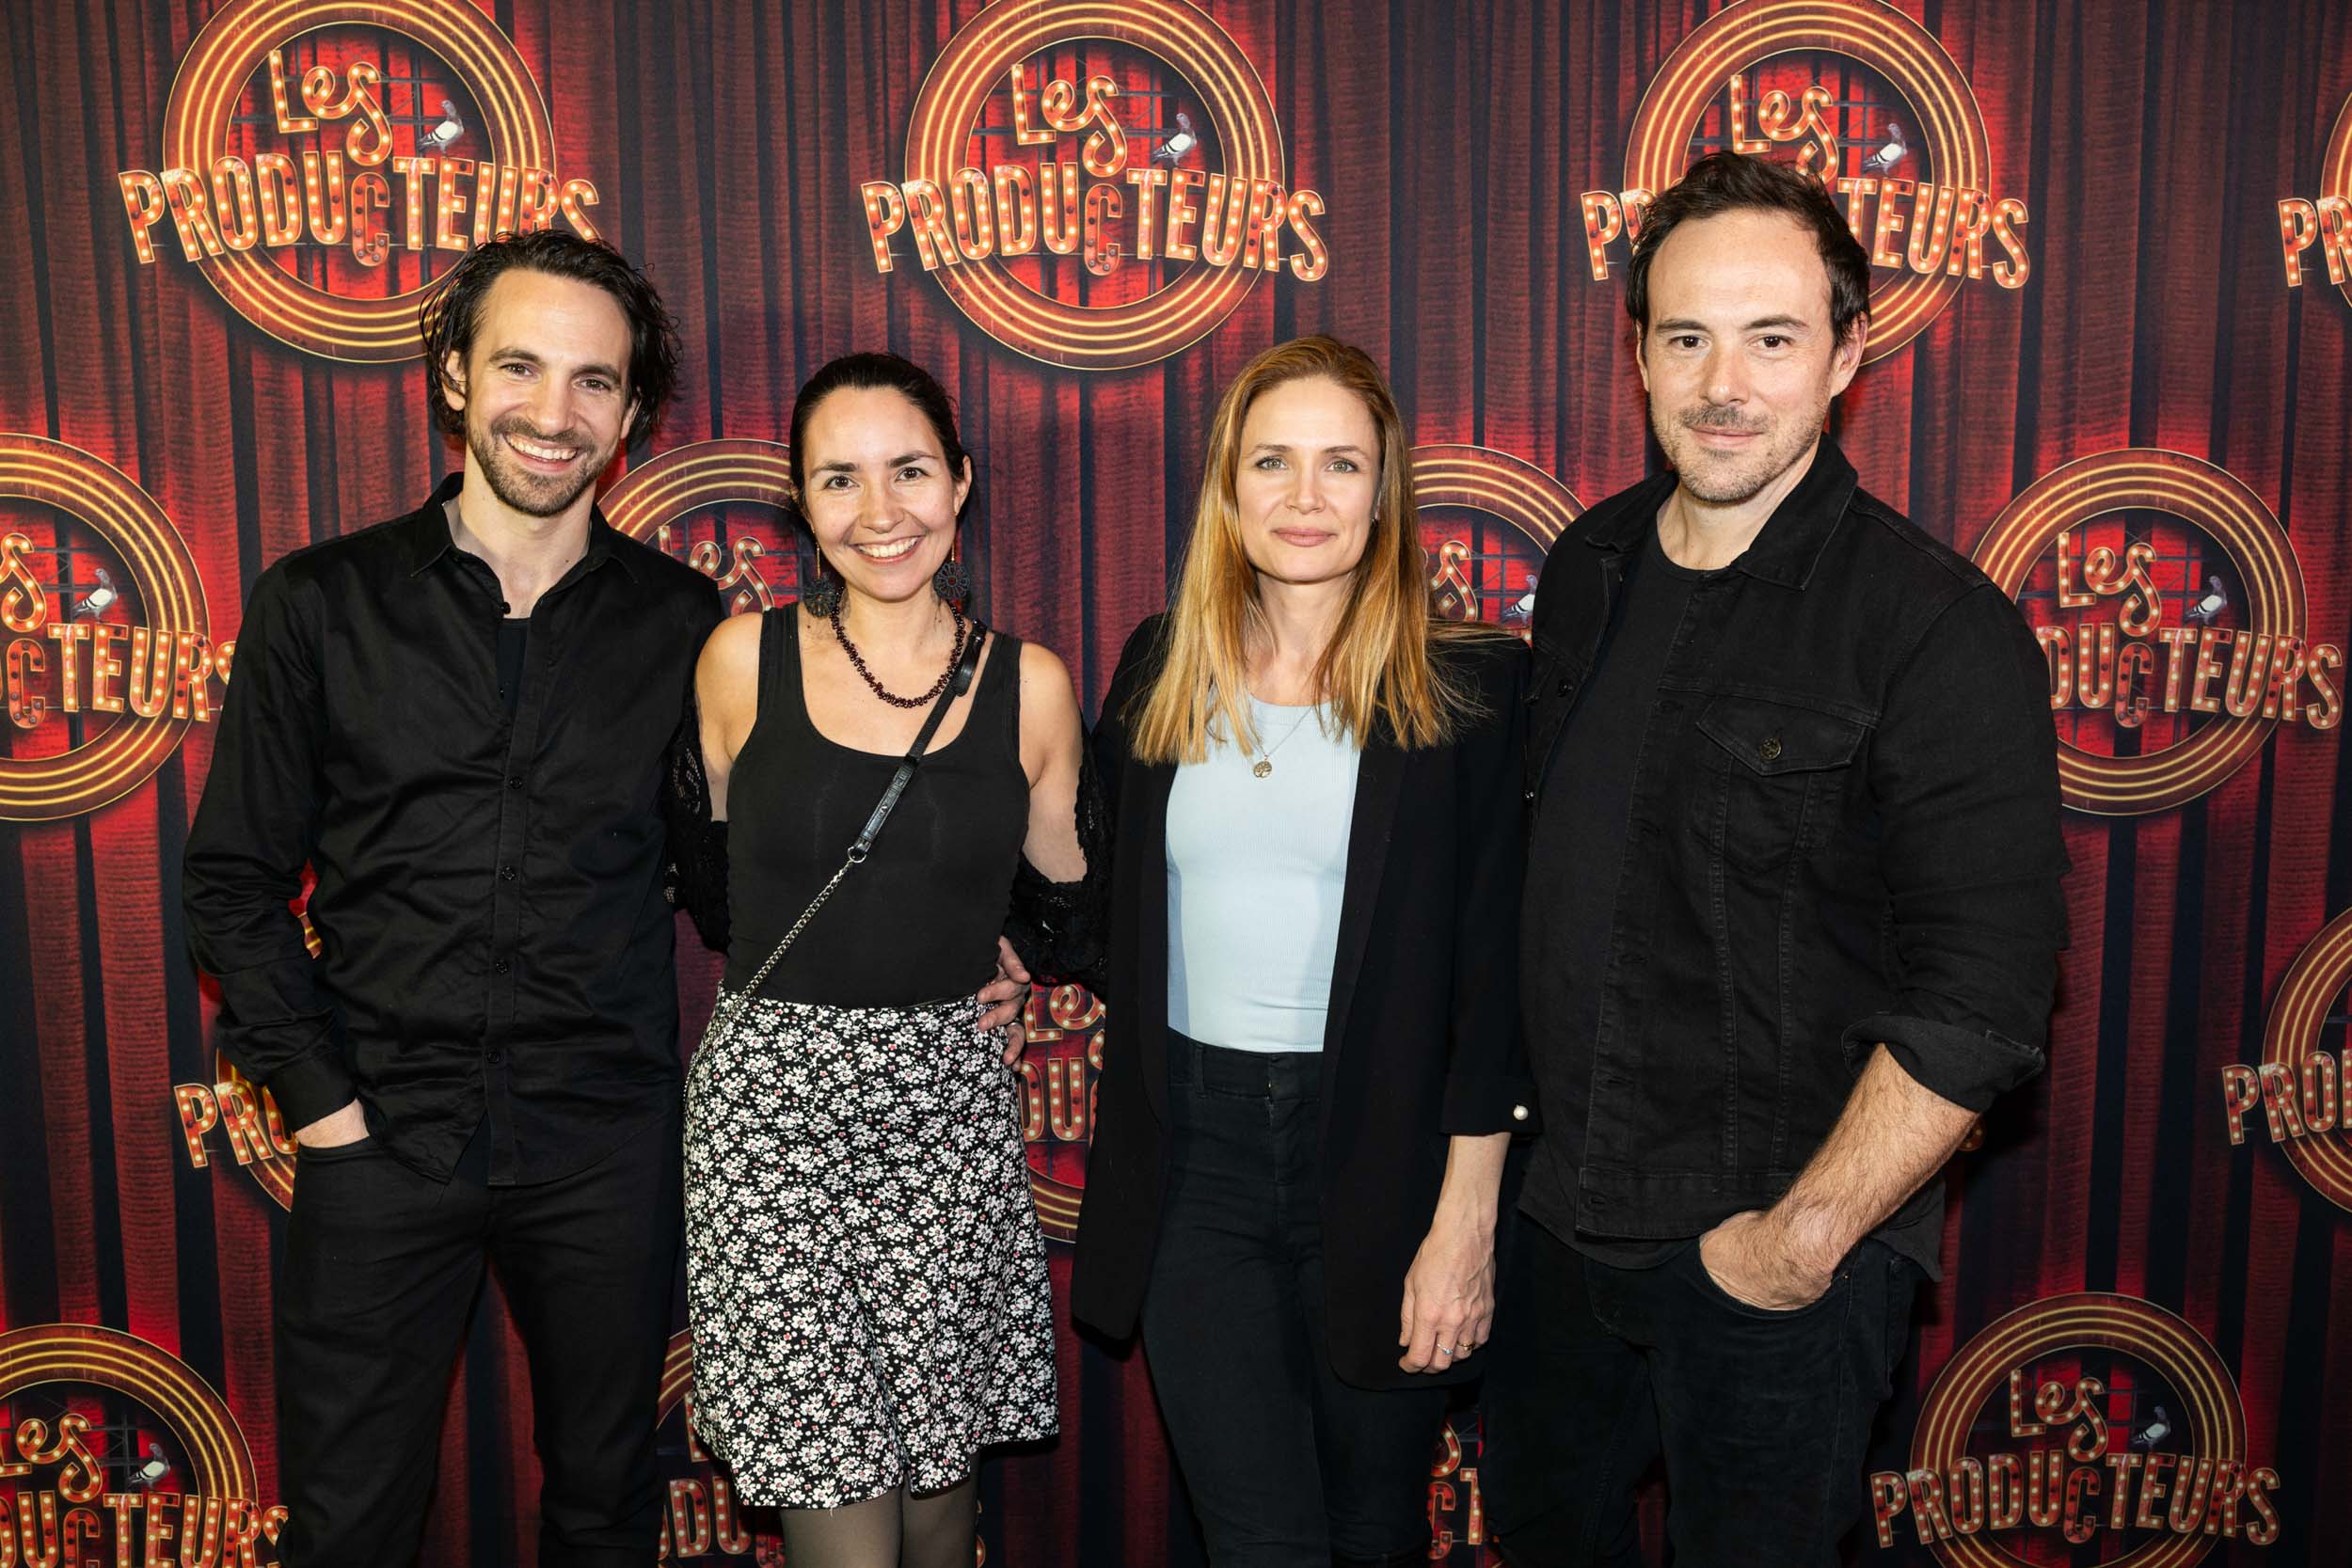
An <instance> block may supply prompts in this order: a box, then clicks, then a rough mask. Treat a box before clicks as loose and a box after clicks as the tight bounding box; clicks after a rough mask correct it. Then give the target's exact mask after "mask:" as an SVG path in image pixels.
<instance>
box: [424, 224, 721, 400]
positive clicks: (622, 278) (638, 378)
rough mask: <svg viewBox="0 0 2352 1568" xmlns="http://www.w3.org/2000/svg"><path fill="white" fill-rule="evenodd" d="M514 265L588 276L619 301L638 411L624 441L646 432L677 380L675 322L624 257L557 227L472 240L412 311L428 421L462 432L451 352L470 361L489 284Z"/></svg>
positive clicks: (630, 389)
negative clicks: (481, 241) (418, 337)
mask: <svg viewBox="0 0 2352 1568" xmlns="http://www.w3.org/2000/svg"><path fill="white" fill-rule="evenodd" d="M518 267H519V268H523V269H526V270H528V271H531V272H544V273H547V274H548V275H549V276H551V277H571V278H577V279H579V280H580V282H582V283H592V284H594V285H596V287H597V288H599V289H602V290H603V291H604V292H605V293H609V294H611V295H612V297H613V299H614V300H616V301H617V302H619V304H620V307H621V314H622V315H623V316H625V317H627V318H628V388H627V389H626V390H627V395H628V396H629V397H632V398H634V399H636V400H637V413H636V416H635V417H634V418H633V419H631V420H629V424H628V432H627V433H626V434H625V435H624V436H623V437H622V441H623V444H625V445H629V444H634V443H635V442H637V441H638V440H640V439H641V438H643V437H644V436H645V435H647V434H648V433H649V432H651V431H652V429H653V428H654V426H655V425H656V424H658V423H659V422H660V419H661V411H662V409H663V408H664V407H666V406H667V405H668V404H669V401H670V394H671V393H672V392H673V391H675V389H676V388H677V361H678V341H677V322H676V320H675V318H674V317H673V316H672V315H671V314H670V312H669V309H668V308H667V307H665V306H664V305H663V304H662V303H661V295H660V293H656V292H655V290H654V286H653V284H652V283H651V282H649V281H648V280H647V279H646V277H645V275H644V273H642V272H640V271H638V270H637V268H636V267H635V266H633V265H632V264H630V262H629V260H628V257H626V256H623V255H622V254H621V253H620V252H619V251H617V250H615V249H613V248H612V246H611V245H605V244H602V243H601V242H599V241H596V240H583V239H581V238H580V236H579V235H577V234H573V233H569V232H566V231H565V230H561V229H541V230H534V231H533V232H532V233H529V234H501V235H500V236H499V237H498V238H497V239H495V240H492V241H491V242H490V243H489V244H488V245H476V246H475V247H474V248H473V249H471V250H469V251H468V252H467V253H466V254H465V256H464V257H463V258H462V259H461V260H460V261H458V263H457V265H456V266H454V267H453V268H451V269H450V274H449V280H448V281H447V282H445V283H443V284H442V285H441V287H439V288H438V289H436V290H435V291H434V292H433V293H430V294H428V295H427V296H426V297H425V302H424V304H423V306H422V307H421V309H419V310H418V311H417V328H418V330H419V331H420V332H421V334H422V335H423V337H424V382H425V391H426V400H427V404H428V406H430V407H431V409H432V410H433V422H434V423H435V424H436V425H437V426H438V427H439V428H440V429H442V430H444V431H446V432H448V433H449V434H451V435H453V436H462V435H464V434H465V430H466V416H465V415H464V414H463V413H462V412H460V411H459V410H458V409H457V408H455V407H453V406H452V404H451V403H450V401H449V394H450V393H451V392H453V391H454V392H457V393H458V394H459V395H460V396H463V395H464V392H463V388H458V387H456V386H455V385H453V383H452V382H451V381H450V379H449V369H448V366H449V356H451V355H453V354H454V355H456V356H457V362H458V363H459V364H461V365H462V364H465V363H466V362H467V360H468V357H469V355H470V354H471V352H472V349H473V338H474V332H475V330H476V329H477V328H478V327H479V326H480V325H481V324H482V307H483V304H484V302H485V301H486V300H487V299H488V298H489V297H490V285H491V284H493V283H496V282H497V281H498V280H499V278H500V277H502V276H503V275H505V274H506V273H509V272H512V271H514V270H515V269H516V268H518Z"/></svg>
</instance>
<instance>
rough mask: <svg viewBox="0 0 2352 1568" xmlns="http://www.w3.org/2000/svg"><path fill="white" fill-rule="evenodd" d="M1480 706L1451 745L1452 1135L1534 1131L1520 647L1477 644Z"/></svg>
mask: <svg viewBox="0 0 2352 1568" xmlns="http://www.w3.org/2000/svg"><path fill="white" fill-rule="evenodd" d="M1477 657H1479V659H1480V661H1481V664H1480V668H1481V671H1482V673H1483V674H1484V676H1485V679H1484V680H1482V682H1481V689H1480V692H1479V698H1480V701H1481V703H1482V704H1483V705H1485V707H1486V710H1487V711H1486V715H1485V716H1484V717H1483V718H1482V720H1481V721H1479V723H1478V727H1477V728H1476V729H1475V730H1474V731H1473V732H1472V733H1471V734H1470V735H1467V736H1464V737H1463V738H1462V740H1461V741H1460V742H1459V743H1458V744H1457V745H1456V747H1455V752H1454V767H1455V777H1456V781H1457V783H1456V789H1457V792H1458V796H1459V804H1460V815H1459V816H1458V818H1457V819H1456V823H1455V831H1456V832H1457V833H1458V834H1459V856H1460V865H1461V877H1460V879H1459V881H1458V882H1457V883H1456V885H1455V888H1454V952H1453V954H1452V956H1451V957H1452V961H1453V966H1454V988H1453V990H1454V996H1453V1005H1452V1006H1451V1007H1450V1008H1449V1009H1448V1010H1449V1012H1450V1014H1451V1016H1452V1019H1453V1023H1452V1030H1453V1038H1452V1039H1451V1040H1450V1041H1449V1042H1448V1045H1449V1049H1450V1054H1449V1060H1448V1065H1447V1069H1446V1085H1445V1103H1444V1105H1443V1107H1442V1108H1441V1111H1440V1116H1441V1130H1442V1131H1443V1132H1445V1133H1446V1134H1447V1135H1449V1136H1456V1137H1459V1136H1471V1137H1475V1136H1479V1135H1483V1134H1486V1133H1491V1132H1514V1133H1519V1134H1522V1135H1524V1134H1529V1133H1533V1132H1535V1131H1536V1128H1537V1119H1536V1115H1535V1081H1534V1078H1533V1077H1532V1076H1530V1075H1529V1072H1528V1069H1527V1052H1526V1047H1525V1043H1524V1041H1523V1039H1522V1037H1521V1036H1520V1033H1519V980H1518V953H1519V943H1518V912H1519V882H1520V879H1521V878H1522V877H1523V876H1524V875H1525V874H1526V868H1527V834H1526V826H1525V817H1524V815H1523V812H1522V808H1521V805H1520V800H1519V788H1520V752H1521V749H1522V748H1523V747H1524V746H1525V744H1526V739H1527V713H1526V705H1525V704H1524V703H1523V702H1522V701H1521V698H1522V697H1523V696H1524V695H1525V693H1526V686H1527V655H1526V653H1525V651H1524V650H1523V649H1520V648H1518V646H1516V644H1515V645H1513V646H1510V647H1507V648H1502V649H1497V650H1481V651H1480V653H1479V654H1478V656H1477Z"/></svg>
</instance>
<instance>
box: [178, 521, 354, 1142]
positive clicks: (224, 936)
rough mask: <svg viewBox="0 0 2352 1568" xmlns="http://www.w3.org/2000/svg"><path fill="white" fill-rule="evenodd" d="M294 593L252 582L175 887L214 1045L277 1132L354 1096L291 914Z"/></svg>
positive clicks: (296, 883) (310, 770)
mask: <svg viewBox="0 0 2352 1568" xmlns="http://www.w3.org/2000/svg"><path fill="white" fill-rule="evenodd" d="M297 598H298V591H297V590H295V589H294V587H293V586H292V585H290V584H289V583H288V581H287V578H286V572H285V568H284V567H283V566H282V565H281V566H278V567H273V568H272V569H271V570H269V571H267V572H264V573H263V574H262V578H261V580H260V581H259V582H257V583H256V584H254V588H253V596H252V599H251V601H250V602H249V603H247V604H246V610H245V621H244V625H243V626H242V627H241V628H240V630H239V632H238V636H237V651H236V658H235V661H234V663H233V664H232V665H231V667H230V670H231V678H230V685H229V696H228V702H227V705H226V706H225V707H224V708H223V710H222V712H221V720H220V732H219V736H218V738H217V740H216V742H215V746H214V749H213V766H212V771H211V773H210V774H209V775H208V776H207V777H206V779H205V782H204V798H203V800H202V801H201V802H200V803H199V805H198V807H197V812H196V819H195V821H194V822H193V823H192V824H191V825H190V827H189V829H188V847H187V853H186V857H185V860H184V863H183V867H182V878H181V896H182V900H183V904H184V906H185V909H186V911H187V920H188V934H189V945H190V946H191V948H192V949H193V950H194V953H195V957H196V961H197V964H198V966H199V968H201V969H203V970H204V971H205V972H206V973H208V974H212V975H213V976H214V977H215V979H216V980H218V981H219V982H220V1021H219V1027H218V1034H217V1042H218V1044H219V1046H220V1049H221V1050H222V1051H223V1052H224V1053H226V1054H227V1055H228V1056H229V1058H230V1060H231V1061H233V1062H235V1063H236V1064H237V1066H238V1067H239V1068H240V1069H242V1070H243V1071H244V1072H245V1074H246V1076H247V1077H248V1078H250V1079H252V1080H253V1081H254V1082H255V1083H256V1084H258V1085H262V1087H264V1088H266V1089H268V1090H269V1091H270V1093H271V1094H272V1096H273V1097H275V1098H276V1100H277V1101H278V1110H279V1111H280V1112H281V1113H282V1114H283V1115H284V1117H285V1118H286V1122H287V1125H288V1126H289V1127H303V1126H307V1125H308V1124H310V1122H313V1121H316V1120H318V1119H319V1118H320V1117H325V1116H328V1115H331V1114H332V1113H333V1112H335V1111H338V1110H340V1109H342V1107H343V1106H344V1105H346V1104H348V1103H350V1101H352V1100H353V1099H354V1098H355V1094H356V1085H355V1084H354V1082H353V1079H352V1075H351V1071H350V1069H349V1068H348V1067H347V1066H346V1065H345V1064H344V1062H343V1060H342V1052H341V1049H340V1047H339V1046H338V1044H337V1041H336V1037H335V1033H336V1032H335V1023H334V1008H333V1006H332V1005H331V1003H330V1002H329V1000H328V998H327V997H326V993H325V991H324V990H323V989H322V988H321V986H320V984H319V977H318V969H317V965H316V964H315V962H314V961H313V960H312V958H311V957H310V950H309V948H308V947H306V946H305V945H304V942H303V937H302V922H301V920H300V919H299V918H298V917H297V916H296V915H295V914H294V910H293V908H292V904H293V900H294V897H295V896H296V895H298V894H299V893H300V892H301V889H302V869H303V867H304V866H305V865H307V864H308V863H310V852H311V849H312V847H314V845H315V843H316V834H317V830H318V819H319V806H320V794H321V789H320V783H319V758H320V753H321V749H322V746H323V743H324V724H325V719H324V709H323V706H322V704H321V702H320V695H319V680H318V672H317V665H316V662H315V654H316V641H315V635H316V626H315V624H314V623H313V622H311V621H310V620H309V619H308V618H306V617H305V616H304V615H303V614H302V613H301V610H300V607H299V605H298V603H297Z"/></svg>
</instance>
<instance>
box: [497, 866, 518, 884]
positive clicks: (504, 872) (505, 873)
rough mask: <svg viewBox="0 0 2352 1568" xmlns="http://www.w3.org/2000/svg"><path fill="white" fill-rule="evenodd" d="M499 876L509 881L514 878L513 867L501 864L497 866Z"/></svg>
mask: <svg viewBox="0 0 2352 1568" xmlns="http://www.w3.org/2000/svg"><path fill="white" fill-rule="evenodd" d="M499 876H500V877H501V879H504V880H506V881H510V882H511V881H513V880H514V879H515V868H514V867H513V866H511V865H501V866H500V867H499Z"/></svg>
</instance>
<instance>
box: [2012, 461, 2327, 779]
mask: <svg viewBox="0 0 2352 1568" xmlns="http://www.w3.org/2000/svg"><path fill="white" fill-rule="evenodd" d="M2126 508H2142V509H2146V510H2150V511H2156V512H2169V513H2170V514H2171V515H2174V516H2177V517H2183V518H2185V519H2187V520H2188V521H2189V522H2191V523H2193V524H2195V525H2196V526H2197V527H2199V528H2201V529H2202V530H2203V531H2205V532H2206V533H2208V534H2210V535H2212V536H2213V538H2214V539H2215V540H2216V541H2217V542H2218V543H2219V544H2220V546H2221V547H2222V548H2223V549H2225V550H2227V551H2228V552H2229V554H2230V558H2231V560H2232V561H2233V562H2234V563H2235V564H2236V565H2237V566H2238V567H2239V568H2240V570H2241V571H2242V572H2243V574H2244V578H2245V582H2246V588H2247V593H2248V594H2249V598H2250V600H2251V602H2250V603H2249V605H2248V606H2247V617H2248V621H2247V627H2246V635H2249V636H2259V635H2265V634H2266V635H2269V636H2271V637H2274V638H2276V637H2292V638H2297V639H2299V638H2301V636H2302V635H2303V628H2304V605H2303V574H2302V572H2301V571H2300V570H2299V569H2298V568H2297V567H2296V562H2295V549H2294V546H2292V545H2291V544H2289V543H2288V540H2287V536H2286V531H2285V530H2283V529H2281V528H2280V526H2279V519H2278V518H2277V517H2275V516H2273V515H2271V512H2270V508H2269V507H2267V506H2265V505H2264V504H2263V500H2262V498H2261V497H2260V496H2257V495H2255V494H2254V492H2253V491H2252V490H2250V489H2249V488H2247V486H2246V483H2245V482H2244V481H2242V480H2240V479H2239V478H2238V477H2237V476H2236V475H2234V474H2233V473H2231V472H2230V471H2229V470H2228V469H2226V468H2221V467H2216V466H2215V465H2213V464H2211V463H2208V462H2205V461H2204V460H2203V459H2202V458H2197V457H2191V456H2189V455H2187V454H2186V453H2185V452H2177V451H2162V450H2160V449H2158V448H2154V447H2123V448H2119V449H2117V450H2116V451H2105V452H2099V453H2096V454H2094V455H2092V456H2090V457H2083V458H2077V459H2076V460H2074V462H2072V463H2069V464H2067V465H2066V466H2065V467H2060V468H2055V469H2053V470H2051V471H2050V472H2049V473H2046V474H2044V475H2042V477H2041V478H2040V479H2038V480H2036V481H2034V482H2033V483H2031V484H2029V485H2027V486H2026V489H2025V490H2024V492H2023V493H2021V494H2020V495H2019V496H2018V497H2017V499H2014V500H2012V501H2010V503H2009V505H2008V506H2006V507H2004V508H2002V510H2001V515H1999V516H1997V517H1995V518H1994V520H1993V526H1992V527H1991V528H1990V529H1988V530H1987V531H1985V535H1984V537H1983V538H1982V539H1980V540H1979V541H1978V542H1977V548H1976V552H1975V556H1974V559H1975V561H1976V563H1977V564H1978V565H1979V567H1981V568H1983V570H1984V574H1985V576H1987V577H1989V578H1992V579H1993V580H1994V582H1995V583H1997V584H1999V586H2000V589H2001V591H2002V592H2003V593H2005V594H2009V595H2010V597H2011V598H2012V599H2013V598H2015V597H2016V596H2017V594H2018V593H2019V591H2020V590H2021V589H2022V588H2023V587H2024V585H2025V581H2026V575H2027V574H2028V573H2029V572H2031V571H2032V570H2033V565H2034V562H2037V561H2039V560H2040V559H2041V558H2042V553H2043V552H2044V551H2046V550H2047V549H2048V548H2049V547H2050V546H2051V544H2052V543H2053V542H2054V541H2055V540H2056V539H2057V538H2058V533H2059V531H2062V530H2067V529H2072V528H2074V527H2076V526H2077V525H2079V524H2081V523H2084V522H2087V521H2089V520H2090V518H2092V517H2095V516H2098V515H2101V514H2103V513H2108V512H2115V511H2119V510H2122V509H2126ZM2278 722H2279V721H2278V720H2277V719H2276V718H2271V719H2262V718H2249V719H2233V720H2230V721H2226V722H2216V723H2211V724H2207V725H2206V726H2204V727H2203V728H2201V729H2200V730H2199V731H2197V732H2196V733H2195V734H2194V735H2192V736H2189V738H2188V739H2186V740H2185V741H2183V742H2181V743H2180V744H2179V745H2177V746H2171V747H2168V748H2166V749H2165V750H2164V751H2161V752H2151V753H2148V754H2146V755H2143V756H2102V755H2099V754H2097V753H2096V752H2087V751H2084V750H2082V749H2080V748H2078V747H2076V746H2074V745H2073V744H2071V743H2069V742H2067V741H2065V740H2063V739H2061V740H2060V742H2059V745H2058V786H2059V792H2060V794H2061V795H2062V796H2063V797H2064V799H2065V800H2066V803H2067V804H2068V805H2070V806H2072V807H2074V809H2075V810H2076V811H2082V812H2091V813H2095V814H2097V815H2100V816H2140V815H2143V814H2145V813H2148V812H2157V811H2164V810H2167V809H2169V808H2170V807H2173V806H2177V805H2180V804H2182V803H2183V802H2184V801H2187V800H2195V799H2197V798H2198V797H2199V796H2201V795H2203V794H2205V793H2206V792H2207V791H2209V790H2212V789H2214V788H2216V787H2217V786H2218V785H2219V784H2221V783H2222V782H2223V781H2224V780H2226V779H2228V778H2229V777H2230V775H2232V774H2233V773H2235V772H2236V771H2237V770H2238V769H2239V768H2242V767H2244V766H2245V764H2246V762H2247V760H2248V759H2249V758H2250V757H2252V756H2253V755H2254V754H2255V753H2256V752H2260V751H2261V750H2262V748H2263V743H2264V742H2265V741H2266V740H2267V739H2269V738H2270V732H2271V731H2272V730H2273V729H2275V728H2277V727H2278Z"/></svg>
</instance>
